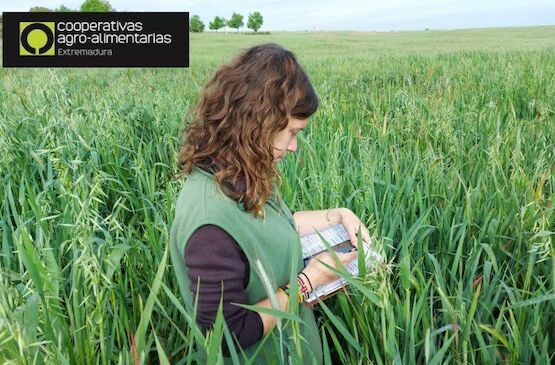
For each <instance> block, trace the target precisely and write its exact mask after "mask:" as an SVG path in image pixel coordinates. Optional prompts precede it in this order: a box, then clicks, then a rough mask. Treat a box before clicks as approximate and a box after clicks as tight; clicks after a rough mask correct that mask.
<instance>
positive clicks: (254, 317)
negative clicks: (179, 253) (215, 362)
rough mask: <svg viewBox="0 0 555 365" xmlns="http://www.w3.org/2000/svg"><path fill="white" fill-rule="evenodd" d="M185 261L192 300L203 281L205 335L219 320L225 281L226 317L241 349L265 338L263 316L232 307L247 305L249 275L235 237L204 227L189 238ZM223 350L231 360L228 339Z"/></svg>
mask: <svg viewBox="0 0 555 365" xmlns="http://www.w3.org/2000/svg"><path fill="white" fill-rule="evenodd" d="M184 259H185V265H186V266H187V267H188V276H189V280H190V283H191V284H190V289H191V292H192V293H193V300H194V299H195V296H196V293H197V280H198V278H199V277H200V288H199V298H198V311H197V319H196V321H197V323H198V325H199V326H200V327H201V328H202V329H203V330H204V331H205V332H206V331H207V330H208V329H210V328H211V327H212V325H213V323H214V321H215V320H216V313H217V311H218V306H219V304H220V296H221V293H222V281H223V314H224V318H225V320H226V322H227V326H228V328H229V330H230V331H231V333H232V335H235V336H236V337H237V341H238V343H239V345H241V347H242V348H247V347H249V346H250V345H252V344H253V343H255V342H256V341H258V340H260V339H261V338H262V336H263V334H264V326H263V323H262V318H260V315H259V314H258V313H257V312H253V311H250V310H248V309H245V308H242V307H239V306H236V305H233V304H231V303H244V304H248V303H247V293H246V290H245V289H246V287H247V284H248V281H249V274H250V270H249V264H248V260H247V258H246V256H245V253H244V252H243V251H242V250H241V248H240V247H239V245H238V244H237V242H236V241H235V240H234V239H233V237H231V236H230V235H229V234H228V233H227V232H226V231H225V230H223V229H222V228H220V227H218V226H215V225H204V226H201V227H200V228H198V229H197V230H196V231H195V232H194V233H193V235H192V236H191V238H189V242H188V244H187V245H186V248H185V251H184ZM237 341H236V342H235V344H236V345H237ZM222 350H223V353H224V355H226V356H229V350H228V348H227V344H226V341H225V339H224V340H223V341H222ZM238 351H239V350H238Z"/></svg>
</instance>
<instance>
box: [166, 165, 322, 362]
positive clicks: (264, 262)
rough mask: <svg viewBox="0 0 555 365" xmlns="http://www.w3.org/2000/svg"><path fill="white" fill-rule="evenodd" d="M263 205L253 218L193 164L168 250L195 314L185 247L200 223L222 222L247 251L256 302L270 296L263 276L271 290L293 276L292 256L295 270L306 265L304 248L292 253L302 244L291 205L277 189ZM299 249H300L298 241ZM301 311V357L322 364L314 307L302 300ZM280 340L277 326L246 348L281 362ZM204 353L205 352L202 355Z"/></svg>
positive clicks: (261, 358)
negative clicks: (303, 255) (256, 216)
mask: <svg viewBox="0 0 555 365" xmlns="http://www.w3.org/2000/svg"><path fill="white" fill-rule="evenodd" d="M264 210H265V217H264V219H263V218H260V217H259V218H254V217H253V215H252V214H251V213H247V212H245V211H244V209H243V206H242V204H240V203H237V202H235V201H234V200H232V199H230V198H229V197H227V196H226V195H225V194H224V193H223V192H222V191H221V190H220V188H219V186H218V183H217V181H216V179H215V177H214V176H213V175H211V174H209V173H208V172H206V171H204V170H202V169H199V168H194V169H193V171H192V172H191V174H190V175H189V176H188V177H187V179H186V181H185V183H184V184H183V186H182V190H181V192H180V194H179V197H178V199H177V203H176V212H175V218H174V221H173V224H172V227H171V233H170V245H171V247H170V252H171V258H172V263H173V267H174V270H175V274H176V276H177V280H178V282H179V288H180V291H181V295H182V297H183V299H184V302H185V308H186V309H187V311H188V312H189V313H191V314H192V309H193V295H192V293H191V290H190V285H189V284H190V283H189V277H188V276H187V267H186V266H185V262H184V257H183V253H184V250H185V246H186V245H187V242H188V241H189V238H190V237H191V235H192V234H193V232H194V231H195V230H196V229H197V228H199V227H200V226H202V225H205V224H212V225H216V226H218V227H221V228H223V229H224V230H225V231H226V232H228V233H229V234H230V235H231V237H233V239H235V241H236V242H237V243H238V244H239V246H240V247H241V249H242V250H243V252H244V253H245V255H246V257H247V259H248V261H249V268H250V276H249V283H248V286H247V288H246V292H247V301H248V304H251V305H254V304H256V303H258V302H259V301H261V300H263V299H265V298H267V297H268V293H267V292H266V290H265V289H264V288H265V286H264V284H263V282H262V280H264V278H263V277H264V276H266V277H267V278H268V279H269V282H270V286H271V288H272V290H273V292H276V291H277V289H278V287H279V286H281V285H284V284H286V283H288V282H289V277H290V272H291V263H292V262H295V265H296V272H300V271H301V270H302V267H303V266H302V259H301V256H300V254H299V256H298V257H297V258H292V257H291V256H292V250H293V245H299V239H298V233H297V231H296V230H295V228H294V227H295V223H294V220H293V216H292V214H291V211H290V210H289V209H288V208H287V206H286V205H285V203H284V202H283V200H282V199H281V197H279V196H276V195H272V198H270V199H268V201H267V202H266V204H265V205H264ZM209 244H210V243H208V242H207V246H206V249H207V250H210V246H209ZM297 252H299V253H300V252H301V250H300V247H299V248H298V250H297ZM266 281H267V282H268V280H266ZM299 316H300V318H301V320H302V323H301V324H300V327H299V328H300V330H299V332H300V333H299V334H300V336H301V337H302V338H303V339H304V340H301V342H302V349H303V357H304V361H303V362H304V363H305V364H311V363H315V364H321V363H322V348H321V342H320V336H319V333H318V327H317V325H316V321H315V319H314V313H313V310H312V309H311V308H306V307H303V306H301V307H300V309H299ZM284 323H285V322H284ZM290 328H291V327H290V326H286V330H285V333H284V334H283V336H284V337H286V336H290V335H291V333H290V331H288V330H289V329H290ZM266 337H269V338H266ZM279 343H280V341H279V332H278V330H277V328H276V326H274V328H273V329H272V331H270V332H269V333H268V334H267V335H266V336H264V337H263V338H262V339H261V340H260V341H258V342H256V343H255V344H253V345H251V346H249V347H248V348H245V349H243V351H245V353H246V354H247V356H248V357H249V358H252V356H253V355H254V353H255V352H256V351H257V350H259V351H258V354H257V357H256V359H255V361H254V362H253V363H255V364H277V363H280V362H281V361H280V356H281V355H280V350H279ZM259 348H260V349H259ZM284 353H285V357H284V358H285V359H287V357H288V354H287V351H286V350H284ZM205 355H206V354H203V353H201V355H200V356H201V357H203V356H205ZM240 358H241V356H240ZM224 360H225V363H231V359H230V358H227V357H224ZM201 362H202V360H201Z"/></svg>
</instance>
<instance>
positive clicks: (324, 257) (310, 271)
mask: <svg viewBox="0 0 555 365" xmlns="http://www.w3.org/2000/svg"><path fill="white" fill-rule="evenodd" d="M336 254H337V257H338V258H339V261H341V263H342V264H343V265H346V264H347V263H349V262H350V261H352V260H353V259H355V258H356V257H357V254H358V251H357V250H356V249H353V251H351V252H347V253H343V252H336ZM322 262H323V263H325V264H327V265H329V266H331V267H333V268H334V269H337V264H336V262H335V260H334V259H333V257H332V255H331V254H330V253H329V252H322V253H320V254H318V255H316V256H314V257H313V258H311V259H310V261H309V262H308V265H306V267H305V268H304V269H303V270H302V272H304V273H305V275H306V276H308V278H309V279H310V283H311V284H312V287H313V289H316V288H317V287H318V286H320V285H323V284H327V283H329V282H331V281H333V280H335V279H337V278H338V276H337V275H336V274H335V273H334V272H332V271H331V270H329V269H328V268H327V267H326V266H324V265H323V264H322ZM301 278H302V275H301Z"/></svg>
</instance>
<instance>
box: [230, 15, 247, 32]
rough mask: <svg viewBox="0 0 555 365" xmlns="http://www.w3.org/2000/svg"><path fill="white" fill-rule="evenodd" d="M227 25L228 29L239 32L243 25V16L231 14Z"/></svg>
mask: <svg viewBox="0 0 555 365" xmlns="http://www.w3.org/2000/svg"><path fill="white" fill-rule="evenodd" d="M227 25H228V26H229V27H230V28H235V30H237V32H239V28H241V27H242V26H243V25H245V24H244V23H243V16H242V15H241V14H237V13H233V14H232V15H231V19H229V20H228V21H227Z"/></svg>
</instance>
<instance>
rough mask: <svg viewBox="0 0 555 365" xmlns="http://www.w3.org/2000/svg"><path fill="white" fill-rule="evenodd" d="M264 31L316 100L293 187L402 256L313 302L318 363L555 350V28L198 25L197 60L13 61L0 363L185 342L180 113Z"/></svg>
mask: <svg viewBox="0 0 555 365" xmlns="http://www.w3.org/2000/svg"><path fill="white" fill-rule="evenodd" d="M262 42H277V43H278V44H280V45H282V46H284V47H286V48H288V49H290V50H292V51H293V52H295V54H296V55H297V57H298V58H299V60H300V61H301V63H302V64H303V65H304V66H305V68H306V70H307V72H308V74H309V75H310V77H311V79H312V81H313V83H314V85H315V87H316V90H317V92H318V94H319V96H320V99H321V108H320V109H319V111H318V113H317V114H316V115H315V116H314V117H313V118H312V120H311V122H310V123H309V127H308V130H307V131H306V132H303V133H304V134H303V135H302V137H301V139H300V143H299V151H298V152H297V154H296V155H294V156H289V157H288V158H287V159H286V160H284V161H283V163H282V166H281V170H282V172H283V176H284V181H283V186H282V191H283V193H284V198H285V200H286V202H287V203H288V204H289V205H290V207H291V209H293V210H298V209H320V208H324V207H333V206H347V207H349V208H351V209H352V210H353V211H355V212H356V213H358V214H359V215H361V216H362V217H363V220H364V221H365V222H366V223H367V224H368V225H369V226H370V228H371V232H372V233H373V234H374V235H375V236H376V237H378V238H379V239H378V242H379V243H380V244H382V245H384V247H385V251H386V253H387V255H388V257H389V259H390V260H391V265H390V266H389V267H388V269H387V270H382V271H380V272H378V273H377V274H371V275H368V276H367V277H364V278H359V279H357V280H358V281H357V282H358V283H361V284H363V285H360V286H358V287H356V286H355V285H352V286H351V289H349V291H348V294H340V295H338V296H337V297H335V298H333V299H330V300H328V301H326V305H325V306H322V307H321V308H320V309H318V311H319V313H320V314H322V315H323V317H324V321H323V325H322V338H323V340H324V344H323V345H324V349H325V352H326V361H330V362H331V361H333V362H339V361H340V362H342V363H347V364H358V363H361V362H362V363H368V362H370V361H372V362H374V363H376V364H390V363H398V364H401V363H404V364H413V363H444V362H446V363H488V364H493V363H525V364H528V363H537V364H549V363H552V362H553V360H554V356H555V339H554V336H555V270H554V268H555V261H554V256H555V250H554V248H553V235H554V231H555V225H554V214H553V209H554V208H553V206H554V203H555V194H554V192H555V177H554V171H555V148H554V147H555V144H554V142H555V123H554V122H555V27H534V28H506V29H481V30H464V31H422V32H390V33H362V32H334V33H325V32H314V33H313V32H305V33H287V32H285V33H279V32H277V33H272V34H265V35H258V36H252V35H244V34H233V33H232V32H231V33H228V34H222V33H220V34H207V33H204V34H191V36H190V59H191V64H190V67H189V68H188V69H23V68H21V69H9V68H3V69H1V70H0V79H1V84H0V151H1V152H2V153H1V155H0V171H2V173H1V175H0V176H1V177H0V179H1V180H2V181H1V182H0V235H1V237H2V244H1V247H0V362H2V363H5V362H11V363H15V364H20V363H21V364H42V363H47V364H51V363H57V364H63V363H69V364H85V363H100V364H108V363H121V364H127V363H132V362H133V361H136V360H137V359H138V360H139V362H146V361H147V360H148V361H150V362H151V363H158V362H160V363H167V362H169V363H186V362H188V361H190V360H191V359H192V358H193V356H194V351H193V348H192V346H193V345H192V343H193V341H192V338H193V337H194V336H197V338H200V337H198V336H199V334H198V333H195V332H194V331H192V330H191V327H190V326H188V324H187V323H188V320H189V321H190V320H191V319H190V318H189V319H187V318H186V317H185V314H184V312H183V308H182V307H181V305H180V299H179V292H178V287H177V283H176V281H175V279H173V278H172V275H173V271H172V269H171V267H170V264H171V262H170V261H169V260H168V257H167V254H165V252H166V245H167V242H168V230H169V225H170V224H171V221H172V219H173V209H174V201H175V198H176V197H177V194H178V192H179V182H176V181H172V180H171V175H172V174H173V173H174V172H175V169H176V167H175V160H176V152H177V150H178V147H179V138H180V131H181V129H182V123H183V117H184V115H185V113H186V111H188V110H190V109H191V107H192V106H193V105H194V103H195V101H196V98H197V96H198V95H199V92H200V91H201V88H202V87H203V85H204V84H205V83H206V81H207V80H208V79H209V77H211V76H212V75H213V73H214V71H215V69H216V67H217V66H218V65H220V64H222V63H223V62H226V61H228V60H229V58H230V57H231V56H232V55H234V54H235V53H236V52H237V51H238V50H239V49H241V48H245V47H248V46H250V45H253V44H256V43H262ZM220 335H221V334H220ZM214 338H216V339H218V338H217V336H214V335H212V336H209V338H208V339H207V340H206V347H207V349H209V351H212V354H213V356H214V358H213V359H217V358H218V354H217V347H215V346H214V344H217V341H215V340H214ZM201 340H203V339H202V338H201ZM299 341H300V340H299V339H293V340H290V341H288V343H293V344H298V343H299ZM292 348H294V346H293V347H292ZM214 349H216V352H215V353H214ZM186 354H188V356H187V357H186V356H185V355H186Z"/></svg>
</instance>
